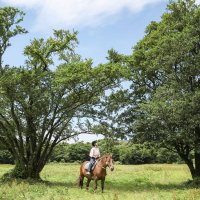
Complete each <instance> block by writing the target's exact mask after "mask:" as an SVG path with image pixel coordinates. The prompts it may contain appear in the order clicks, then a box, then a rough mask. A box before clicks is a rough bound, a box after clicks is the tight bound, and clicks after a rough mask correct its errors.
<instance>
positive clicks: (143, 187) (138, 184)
mask: <svg viewBox="0 0 200 200" xmlns="http://www.w3.org/2000/svg"><path fill="white" fill-rule="evenodd" d="M13 181H15V182H16V183H17V184H20V183H28V184H30V185H35V184H41V185H45V186H46V187H64V188H77V189H79V187H78V182H77V181H76V180H75V181H74V182H72V181H66V182H59V181H46V180H32V179H28V180H24V179H9V180H6V181H5V180H4V181H2V180H1V179H0V183H6V184H8V185H9V184H11V183H12V182H13ZM191 183H192V184H191ZM85 184H86V181H85V182H84V187H83V188H85ZM90 187H93V183H92V182H91V185H90ZM98 188H100V181H98ZM194 188H200V185H196V184H193V182H192V181H188V182H183V183H180V184H160V183H151V182H150V181H145V180H143V181H142V180H135V179H134V180H129V181H126V182H124V181H121V182H120V181H118V182H113V181H109V180H106V181H105V190H109V191H112V190H115V191H116V190H117V191H122V192H126V191H127V192H130V191H153V190H165V191H170V190H187V189H194Z"/></svg>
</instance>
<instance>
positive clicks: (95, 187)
mask: <svg viewBox="0 0 200 200" xmlns="http://www.w3.org/2000/svg"><path fill="white" fill-rule="evenodd" d="M97 180H98V178H97V177H96V178H95V179H94V190H96V189H97Z"/></svg>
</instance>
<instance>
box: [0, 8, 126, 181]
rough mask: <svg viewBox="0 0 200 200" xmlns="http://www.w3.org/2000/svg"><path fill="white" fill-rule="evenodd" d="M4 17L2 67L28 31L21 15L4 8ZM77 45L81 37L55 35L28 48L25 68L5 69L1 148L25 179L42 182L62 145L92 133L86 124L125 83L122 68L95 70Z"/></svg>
mask: <svg viewBox="0 0 200 200" xmlns="http://www.w3.org/2000/svg"><path fill="white" fill-rule="evenodd" d="M0 14H1V15H2V16H3V17H2V18H1V21H0V23H1V24H0V26H2V27H3V29H2V32H1V35H0V36H1V39H2V42H1V45H0V52H1V55H0V58H1V60H0V63H1V64H2V62H1V61H2V56H3V53H4V51H5V50H6V49H7V47H8V46H9V45H10V43H9V40H10V38H11V37H14V36H16V35H18V34H21V33H25V32H26V31H25V30H24V29H23V28H21V27H20V26H18V25H17V24H18V23H19V22H21V21H22V20H23V18H22V16H23V13H22V12H20V11H19V10H17V9H15V8H1V9H0ZM4 14H5V15H4ZM18 15H19V16H18ZM13 26H14V27H13ZM77 44H78V39H77V32H70V31H66V30H54V32H53V36H52V37H49V38H47V39H46V40H45V39H44V38H39V39H34V40H33V41H31V43H30V45H28V46H27V47H25V49H24V55H25V56H26V62H25V64H24V66H21V67H10V66H2V65H1V66H0V67H1V68H0V70H1V77H0V93H1V96H0V144H1V145H2V146H3V147H4V148H5V149H7V150H8V151H9V152H10V153H11V155H12V156H13V158H14V159H15V161H16V163H20V167H19V168H17V167H18V166H16V171H21V172H22V174H25V176H24V175H23V178H28V177H31V178H38V177H39V173H40V172H41V170H42V169H43V167H44V165H45V163H46V162H47V161H48V159H49V157H50V155H51V153H52V151H53V149H54V147H55V146H56V145H57V144H59V143H60V142H62V141H64V140H67V139H69V138H70V137H74V136H76V135H78V134H80V133H82V132H89V131H90V130H88V127H86V126H82V122H81V119H85V118H86V117H87V116H89V117H92V116H91V108H93V107H94V106H95V105H96V104H97V103H98V102H99V100H100V99H101V97H102V96H103V95H104V93H105V91H106V90H108V89H111V88H114V87H115V86H116V85H117V84H118V83H119V82H120V78H121V76H122V73H123V68H121V67H120V65H114V64H104V65H99V66H93V63H92V60H82V59H81V57H80V56H79V55H77V53H76V52H75V47H76V46H77ZM52 68H53V69H52ZM74 121H76V122H77V124H74ZM74 126H76V127H75V128H74ZM82 150H83V149H82ZM73 151H74V152H73ZM70 152H71V153H72V152H73V153H72V156H71V157H73V156H74V155H75V154H79V153H80V152H76V151H75V149H73V150H71V151H70ZM72 159H73V158H72ZM76 159H81V158H80V157H79V158H76ZM64 160H65V159H64ZM73 160H74V159H73ZM18 169H19V170H18ZM26 176H27V177H26Z"/></svg>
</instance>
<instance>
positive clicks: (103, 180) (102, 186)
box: [101, 177, 105, 192]
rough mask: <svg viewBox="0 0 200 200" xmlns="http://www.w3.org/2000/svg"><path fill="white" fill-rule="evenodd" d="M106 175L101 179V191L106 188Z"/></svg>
mask: <svg viewBox="0 0 200 200" xmlns="http://www.w3.org/2000/svg"><path fill="white" fill-rule="evenodd" d="M104 183H105V177H104V178H102V179H101V192H103V190H104Z"/></svg>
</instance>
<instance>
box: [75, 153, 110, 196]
mask: <svg viewBox="0 0 200 200" xmlns="http://www.w3.org/2000/svg"><path fill="white" fill-rule="evenodd" d="M88 162H89V161H85V162H84V163H83V164H82V165H81V167H80V177H79V186H80V187H81V189H82V188H83V180H84V177H86V178H87V183H86V189H88V188H89V184H90V181H91V180H94V183H95V184H94V190H96V189H97V181H98V180H101V190H102V192H103V190H104V182H105V177H106V168H107V167H109V168H110V170H111V171H113V170H114V165H113V159H112V155H110V154H106V155H103V156H102V157H100V158H99V159H98V160H97V162H96V164H95V166H94V169H93V171H92V172H91V174H90V175H88V174H86V173H87V169H86V168H87V167H86V164H87V163H88Z"/></svg>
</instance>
